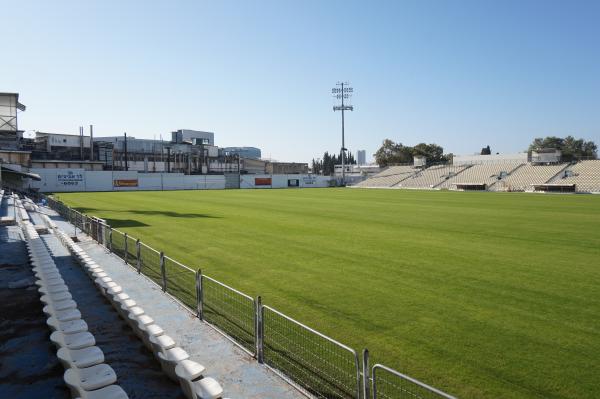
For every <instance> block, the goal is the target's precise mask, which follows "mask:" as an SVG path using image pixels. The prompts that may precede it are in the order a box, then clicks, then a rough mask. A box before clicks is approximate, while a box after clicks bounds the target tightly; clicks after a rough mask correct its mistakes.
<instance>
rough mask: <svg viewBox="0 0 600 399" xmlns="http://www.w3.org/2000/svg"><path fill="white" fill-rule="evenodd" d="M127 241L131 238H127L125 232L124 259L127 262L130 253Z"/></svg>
mask: <svg viewBox="0 0 600 399" xmlns="http://www.w3.org/2000/svg"><path fill="white" fill-rule="evenodd" d="M127 241H129V240H128V239H127V233H125V255H123V260H124V261H125V263H127V254H128V253H129V251H127Z"/></svg>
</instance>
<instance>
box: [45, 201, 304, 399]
mask: <svg viewBox="0 0 600 399" xmlns="http://www.w3.org/2000/svg"><path fill="white" fill-rule="evenodd" d="M41 209H42V211H43V212H44V213H46V214H47V215H48V216H49V217H50V218H51V219H53V221H54V222H55V223H56V224H57V226H58V228H59V229H61V230H63V231H64V232H66V233H67V234H69V235H73V232H74V226H73V225H71V224H70V223H68V222H66V221H64V220H62V218H61V217H60V216H59V215H58V214H57V213H56V212H55V211H53V210H51V209H49V208H41ZM77 238H78V239H79V241H80V242H79V245H80V246H81V247H82V248H83V249H84V250H85V251H86V252H87V254H88V255H89V256H90V257H91V258H92V259H93V260H94V261H95V262H96V263H98V264H99V265H100V266H101V267H102V268H103V269H104V270H105V271H106V272H107V273H108V274H109V275H110V276H111V277H112V278H113V280H114V281H115V282H117V283H118V284H119V285H120V286H122V287H123V290H124V291H125V292H127V293H128V294H129V295H130V296H131V297H132V298H133V299H134V300H135V301H136V302H137V303H138V305H139V306H141V307H142V308H143V309H145V310H146V311H147V313H148V314H150V315H152V318H153V319H154V320H155V321H156V323H157V324H159V325H160V326H162V327H163V329H164V330H165V333H166V334H168V335H169V336H171V337H172V338H173V339H174V340H175V342H177V343H178V345H179V346H181V347H182V348H183V349H184V350H185V351H186V352H187V353H189V355H190V357H191V358H192V359H194V360H195V361H197V362H199V363H201V364H202V365H204V366H205V367H206V369H207V372H209V373H210V376H211V377H213V378H215V379H216V380H217V381H218V382H219V383H220V384H221V385H222V386H223V389H224V391H225V394H224V397H228V398H247V399H259V398H261V399H264V398H281V399H288V398H290V399H292V398H306V396H305V395H304V394H302V393H301V392H300V391H298V390H297V389H296V388H294V387H293V386H292V385H290V384H289V383H287V382H286V381H285V380H283V379H282V378H280V377H279V376H277V375H276V374H275V373H274V372H272V371H271V370H269V369H268V368H267V367H265V366H264V365H261V364H259V363H257V361H256V360H255V359H253V358H252V356H250V355H249V354H247V353H246V352H245V351H243V350H242V349H241V348H239V347H238V346H236V345H235V344H233V343H232V342H231V341H229V340H228V339H227V338H225V337H224V336H223V335H221V334H220V333H219V332H217V331H215V330H214V329H213V328H212V327H210V326H209V325H207V324H206V323H204V322H202V321H200V320H199V319H198V318H196V317H195V316H194V315H193V314H192V313H191V312H190V311H189V310H188V309H187V308H185V307H183V306H182V305H181V304H179V303H178V302H177V301H175V300H174V299H173V298H171V297H170V296H168V295H167V294H165V293H163V292H162V291H161V289H160V288H159V287H158V286H157V285H156V284H154V283H153V282H152V281H150V280H149V279H148V278H146V277H145V276H144V275H139V274H138V273H137V272H136V271H135V270H134V269H133V268H132V267H130V266H128V265H126V264H124V262H123V260H121V259H119V258H118V257H117V256H115V255H114V254H111V253H109V252H108V251H107V250H106V249H105V248H103V247H102V246H100V245H99V244H97V243H96V242H95V241H93V240H92V239H91V238H90V237H88V236H86V235H85V234H82V233H81V232H80V231H79V230H78V234H77Z"/></svg>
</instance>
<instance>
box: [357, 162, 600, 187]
mask: <svg viewBox="0 0 600 399" xmlns="http://www.w3.org/2000/svg"><path fill="white" fill-rule="evenodd" d="M544 183H561V184H575V189H576V191H577V192H600V160H591V161H581V162H578V163H576V164H573V165H571V166H569V165H568V164H566V163H561V164H556V165H536V164H531V163H521V162H519V161H507V162H499V163H493V164H476V165H467V166H431V167H429V168H426V169H422V170H421V169H416V168H413V167H411V166H392V167H389V168H387V169H386V170H384V171H382V172H380V173H378V174H376V175H374V176H372V177H370V178H368V179H366V180H364V181H362V182H360V183H358V184H356V185H355V186H354V187H365V188H370V187H373V188H377V187H383V188H421V189H432V188H435V189H451V190H452V189H456V185H457V184H477V185H482V186H483V185H484V184H485V186H486V189H487V190H490V191H533V190H534V188H533V185H539V184H544Z"/></svg>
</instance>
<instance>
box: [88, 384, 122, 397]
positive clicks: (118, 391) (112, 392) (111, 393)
mask: <svg viewBox="0 0 600 399" xmlns="http://www.w3.org/2000/svg"><path fill="white" fill-rule="evenodd" d="M79 398H81V399H128V396H127V394H126V393H125V391H124V390H123V388H121V387H120V386H118V385H109V386H107V387H104V388H100V389H96V390H95V391H85V392H81V394H80V396H79Z"/></svg>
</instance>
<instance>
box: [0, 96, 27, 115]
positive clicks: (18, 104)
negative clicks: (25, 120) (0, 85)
mask: <svg viewBox="0 0 600 399" xmlns="http://www.w3.org/2000/svg"><path fill="white" fill-rule="evenodd" d="M0 96H15V97H16V98H17V109H19V110H21V111H25V110H26V109H27V107H26V106H25V105H23V104H21V103H20V102H19V93H0Z"/></svg>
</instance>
